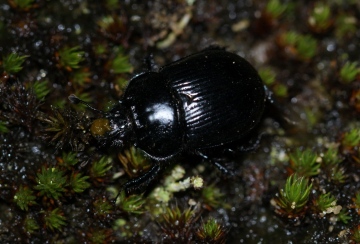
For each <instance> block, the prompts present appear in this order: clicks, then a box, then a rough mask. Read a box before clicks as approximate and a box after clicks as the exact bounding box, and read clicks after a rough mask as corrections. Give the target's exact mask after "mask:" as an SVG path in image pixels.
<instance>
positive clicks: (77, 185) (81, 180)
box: [70, 173, 90, 193]
mask: <svg viewBox="0 0 360 244" xmlns="http://www.w3.org/2000/svg"><path fill="white" fill-rule="evenodd" d="M89 178H90V177H89V176H82V174H81V173H72V174H71V176H70V186H71V189H72V190H73V191H74V192H76V193H81V192H83V191H85V190H86V189H87V188H89V187H90V184H89V183H88V182H87V181H86V180H87V179H89Z"/></svg>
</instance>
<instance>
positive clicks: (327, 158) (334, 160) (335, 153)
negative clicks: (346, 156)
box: [322, 146, 342, 166]
mask: <svg viewBox="0 0 360 244" xmlns="http://www.w3.org/2000/svg"><path fill="white" fill-rule="evenodd" d="M341 161H342V158H341V157H340V156H339V148H338V147H335V146H332V147H329V148H328V150H327V151H326V152H325V154H324V156H323V158H322V162H323V164H324V165H325V166H336V165H338V164H339V163H341Z"/></svg>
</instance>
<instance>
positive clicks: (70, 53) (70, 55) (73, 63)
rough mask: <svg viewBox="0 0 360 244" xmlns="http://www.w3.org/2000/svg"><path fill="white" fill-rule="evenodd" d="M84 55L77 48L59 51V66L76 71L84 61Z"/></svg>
mask: <svg viewBox="0 0 360 244" xmlns="http://www.w3.org/2000/svg"><path fill="white" fill-rule="evenodd" d="M84 54H85V52H84V51H81V50H80V47H79V46H75V47H71V48H69V47H66V48H63V49H61V50H59V64H60V65H61V66H62V67H64V68H66V69H78V68H80V65H79V63H80V62H82V61H83V60H84Z"/></svg>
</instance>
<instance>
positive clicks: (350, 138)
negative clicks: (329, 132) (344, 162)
mask: <svg viewBox="0 0 360 244" xmlns="http://www.w3.org/2000/svg"><path fill="white" fill-rule="evenodd" d="M341 143H342V145H343V146H345V147H356V146H359V145H360V129H359V128H354V129H351V130H350V131H348V132H346V133H345V134H344V137H343V139H342V142H341Z"/></svg>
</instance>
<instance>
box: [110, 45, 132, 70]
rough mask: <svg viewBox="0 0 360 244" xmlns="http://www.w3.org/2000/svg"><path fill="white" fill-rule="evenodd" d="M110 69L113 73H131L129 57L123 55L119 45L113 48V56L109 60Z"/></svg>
mask: <svg viewBox="0 0 360 244" xmlns="http://www.w3.org/2000/svg"><path fill="white" fill-rule="evenodd" d="M110 70H111V72H112V73H114V74H122V73H131V72H133V70H134V68H133V66H132V65H131V64H130V62H129V57H128V56H125V55H124V53H123V49H122V48H121V47H119V48H117V49H116V50H115V58H114V59H113V60H111V61H110Z"/></svg>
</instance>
